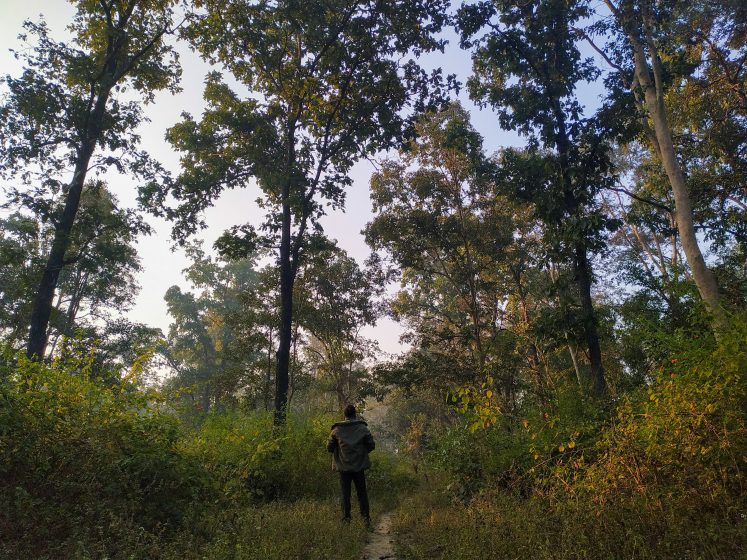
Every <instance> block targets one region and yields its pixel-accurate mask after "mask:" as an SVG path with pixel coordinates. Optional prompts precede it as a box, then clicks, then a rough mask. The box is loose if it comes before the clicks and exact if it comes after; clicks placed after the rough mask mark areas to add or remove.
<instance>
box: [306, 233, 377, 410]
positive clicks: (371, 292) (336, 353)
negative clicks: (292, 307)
mask: <svg viewBox="0 0 747 560" xmlns="http://www.w3.org/2000/svg"><path fill="white" fill-rule="evenodd" d="M385 285H386V282H384V281H383V279H382V278H381V274H380V272H379V273H377V272H376V271H375V270H373V269H372V268H369V269H368V270H362V269H361V268H360V267H359V266H358V263H356V262H355V259H353V258H351V257H349V256H348V255H347V253H345V251H343V250H342V249H340V248H338V247H337V246H336V245H335V244H334V243H329V244H328V245H327V246H325V247H323V248H322V249H321V250H317V251H314V253H312V254H309V255H308V258H307V262H306V263H305V265H304V267H303V268H302V270H301V271H300V272H299V276H298V278H297V281H296V289H297V292H298V295H297V297H296V300H297V303H298V307H299V308H300V309H299V310H298V313H297V321H298V323H299V324H300V325H301V326H302V327H303V328H304V329H305V330H307V331H308V332H309V333H310V334H311V335H312V337H313V340H312V341H311V342H310V343H309V344H307V345H306V349H305V350H306V353H307V354H308V355H309V356H310V357H311V361H312V362H313V363H315V364H316V365H317V371H319V372H322V373H323V374H324V377H326V378H327V380H328V381H331V384H332V387H333V390H334V392H335V393H336V395H337V404H338V406H339V408H340V410H342V409H343V408H344V406H345V404H346V403H349V402H352V401H354V400H358V399H360V397H361V395H362V391H361V386H362V385H363V384H364V381H365V376H366V374H367V368H366V367H365V366H364V361H365V359H366V358H370V357H372V355H373V353H374V350H375V342H373V341H371V340H368V339H367V338H365V337H364V336H363V333H362V329H363V328H364V327H367V326H370V325H373V324H374V323H375V322H376V318H377V316H378V306H377V299H378V298H379V297H380V296H381V295H382V292H383V290H384V286H385Z"/></svg>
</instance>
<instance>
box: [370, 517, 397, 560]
mask: <svg viewBox="0 0 747 560" xmlns="http://www.w3.org/2000/svg"><path fill="white" fill-rule="evenodd" d="M361 560H396V556H395V554H394V538H393V535H392V513H391V512H388V513H385V514H383V515H382V516H381V518H380V519H379V522H378V524H377V525H376V528H375V529H374V530H373V531H372V532H371V533H370V536H369V539H368V543H367V544H366V548H365V549H364V550H363V555H362V556H361Z"/></svg>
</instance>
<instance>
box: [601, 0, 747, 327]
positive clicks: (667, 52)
mask: <svg viewBox="0 0 747 560" xmlns="http://www.w3.org/2000/svg"><path fill="white" fill-rule="evenodd" d="M605 5H606V6H607V8H609V10H610V11H611V13H612V15H613V18H614V21H615V24H616V30H617V32H618V33H619V34H620V35H621V37H622V38H623V41H622V46H623V48H621V49H617V50H616V52H615V53H614V54H613V55H612V56H606V55H605V56H606V58H607V60H608V61H610V62H611V63H612V65H613V67H614V68H615V69H617V70H618V71H619V72H620V76H618V79H622V80H625V82H627V83H629V84H630V90H631V92H632V95H633V96H634V97H635V101H636V104H637V106H638V108H639V110H640V111H641V115H642V116H643V121H642V125H643V130H644V131H645V132H646V133H647V134H646V136H647V140H648V141H649V142H650V145H651V147H652V151H653V152H654V153H655V154H656V156H657V157H658V159H659V160H660V162H661V164H662V166H663V168H664V171H665V172H666V176H667V179H668V182H669V185H670V187H671V191H672V194H673V199H674V209H675V214H674V215H675V219H676V224H677V231H678V234H679V240H680V243H681V244H682V248H683V251H684V253H685V257H686V259H687V263H688V265H689V267H690V270H691V271H692V275H693V279H694V281H695V284H696V286H697V288H698V292H699V293H700V296H701V298H702V300H703V302H704V303H705V305H706V307H707V308H708V310H709V311H710V312H711V314H712V315H713V316H714V319H715V325H714V326H715V327H716V329H718V327H719V325H720V324H722V323H723V320H724V309H723V307H722V301H721V295H720V294H719V287H718V282H717V279H716V277H715V275H714V274H713V272H712V271H711V270H710V269H709V267H708V265H707V263H706V261H705V258H704V256H703V252H702V250H701V249H700V246H699V244H698V238H697V233H696V222H695V208H694V206H695V204H694V202H693V197H692V194H691V191H692V190H693V189H692V186H691V185H688V177H687V163H688V162H687V161H686V160H685V161H683V159H682V158H683V156H685V155H686V154H685V153H683V149H682V146H678V145H677V143H676V141H675V136H676V134H675V129H674V127H673V123H672V117H673V115H672V108H671V107H668V105H669V104H670V103H671V100H674V99H676V98H677V97H679V96H677V95H676V92H677V90H681V89H682V84H683V83H687V81H688V78H690V77H691V76H693V77H694V76H695V74H696V73H695V71H696V70H699V71H700V72H701V76H703V77H705V76H708V77H711V78H712V77H713V76H714V75H716V76H719V79H718V80H716V81H714V83H713V85H714V86H715V89H716V90H720V91H722V92H723V91H724V89H725V90H726V91H727V92H728V94H727V95H720V96H719V102H718V105H719V109H718V112H719V113H721V114H722V113H723V106H724V104H725V103H729V104H733V109H736V110H737V112H739V111H740V109H741V112H742V114H744V109H745V108H747V105H745V99H747V96H745V87H744V83H743V81H744V73H743V68H742V67H743V65H744V61H745V55H746V54H747V53H746V52H745V41H744V33H743V32H744V10H743V8H739V6H738V5H737V4H736V3H734V4H732V3H730V2H712V3H711V2H695V3H688V4H687V5H684V4H682V3H678V2H651V1H650V0H621V1H620V2H617V3H615V2H612V1H610V0H605ZM724 18H725V19H724ZM683 31H684V32H683ZM693 44H695V45H698V48H697V49H695V50H696V51H697V55H696V57H695V58H693V57H692V54H693V53H692V51H693V49H692V45H693ZM688 51H689V52H688ZM730 51H731V52H733V53H734V54H735V55H736V56H734V57H733V56H731V53H730ZM600 52H602V51H601V50H600ZM704 52H705V53H709V54H707V55H706V56H703V53H704ZM613 59H616V62H612V60H613ZM665 59H668V60H669V63H668V64H667V63H665ZM740 75H741V78H740ZM631 76H632V79H631ZM700 79H702V78H696V80H700ZM690 81H692V80H690ZM723 81H725V82H726V83H727V85H726V88H723V89H722V87H719V86H720V82H723ZM673 93H674V94H675V95H674V96H673V95H672V94H673ZM708 97H709V96H708V94H706V99H707V98H708ZM704 105H706V104H704ZM730 112H732V111H731V110H729V109H727V110H726V115H727V118H726V120H732V119H729V118H728V115H729V113H730ZM718 118H720V117H717V119H718ZM705 120H706V122H707V121H708V120H709V119H707V118H706V119H705ZM675 122H676V117H675ZM711 122H712V121H711ZM717 122H718V121H717ZM738 122H739V118H737V119H736V120H732V123H734V124H737V123H738ZM713 128H715V129H718V127H713ZM739 128H743V127H740V126H739V125H738V124H737V127H736V129H735V128H733V127H732V129H731V131H730V133H731V135H732V136H731V137H732V139H734V137H735V135H734V133H737V132H738V129H739ZM740 135H741V136H743V132H742V133H741V134H740ZM710 136H713V135H710ZM708 144H710V145H711V147H712V148H713V147H715V146H713V143H712V142H708ZM714 155H715V154H711V155H709V156H707V159H712V158H713V156H714ZM735 161H739V158H738V157H737V158H736V160H735ZM703 163H704V162H703V160H701V161H698V163H697V165H698V167H701V168H702V167H704V166H703ZM740 167H741V165H739V164H737V166H736V169H738V168H740ZM736 169H735V170H736ZM738 198H740V199H741V201H742V203H743V201H744V196H743V195H742V196H740V197H738Z"/></svg>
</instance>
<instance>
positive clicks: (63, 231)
mask: <svg viewBox="0 0 747 560" xmlns="http://www.w3.org/2000/svg"><path fill="white" fill-rule="evenodd" d="M92 155H93V144H91V145H90V146H89V147H88V149H87V150H86V155H84V156H83V157H81V158H80V160H79V161H78V164H77V165H76V167H75V173H74V174H73V180H72V181H71V182H70V185H69V187H68V191H67V196H66V199H65V208H64V210H63V212H62V218H61V219H60V221H59V222H58V223H57V224H56V226H55V232H54V241H53V242H52V249H51V250H50V252H49V256H48V257H47V263H46V265H45V266H44V272H43V274H42V277H41V280H40V281H39V285H38V287H37V289H36V296H35V297H34V307H33V309H32V311H31V321H30V327H29V339H28V345H27V347H26V355H27V356H28V357H29V358H31V359H32V360H42V359H44V354H45V352H46V349H47V340H48V338H47V337H48V333H47V328H48V327H49V318H50V316H51V315H52V302H53V300H54V293H55V290H56V289H57V280H58V279H59V277H60V272H61V271H62V267H63V266H65V251H66V249H67V247H68V244H69V239H70V232H71V231H72V229H73V223H74V222H75V216H76V214H77V213H78V207H79V206H80V197H81V194H82V192H83V184H84V182H85V180H86V173H87V171H88V162H89V161H90V159H91V156H92Z"/></svg>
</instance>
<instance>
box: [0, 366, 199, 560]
mask: <svg viewBox="0 0 747 560" xmlns="http://www.w3.org/2000/svg"><path fill="white" fill-rule="evenodd" d="M93 364H94V358H93V356H90V355H89V356H77V357H73V358H71V359H69V360H68V361H66V362H64V363H63V362H61V361H55V362H54V363H52V364H51V365H44V364H39V363H30V362H28V361H26V360H25V359H19V361H18V364H17V365H15V366H12V365H10V364H8V363H5V364H4V365H3V369H4V370H5V372H6V373H5V375H4V379H3V381H2V384H1V385H0V398H1V399H2V406H0V501H1V502H2V503H3V504H4V506H3V508H2V510H1V511H0V531H1V532H2V534H3V544H2V545H0V555H2V556H6V555H8V556H31V557H35V558H36V557H44V556H47V557H51V558H77V557H85V556H86V555H90V556H91V557H103V556H108V557H113V558H114V557H121V556H118V555H119V554H120V552H119V551H121V550H124V549H127V548H130V547H142V548H143V549H144V550H145V549H147V548H148V547H149V546H150V545H152V544H153V542H154V540H155V539H156V538H157V536H158V535H159V533H161V532H162V531H163V530H165V529H166V528H168V527H169V526H173V525H176V524H179V523H180V522H181V518H182V517H183V516H184V515H185V513H186V512H187V511H188V506H189V504H190V503H191V502H192V501H193V500H194V499H195V498H197V496H198V495H199V494H200V492H201V482H200V477H199V471H198V470H197V469H196V466H195V465H194V464H193V463H190V462H189V461H188V460H185V459H184V458H183V457H180V455H179V454H178V453H177V451H176V447H175V445H176V442H177V441H178V439H179V435H180V429H179V424H178V422H177V420H176V418H174V417H173V416H172V415H170V414H168V413H166V412H165V409H164V403H163V400H162V399H161V398H160V397H159V396H158V394H157V393H153V392H143V391H140V390H138V389H137V387H136V386H135V384H134V381H135V379H129V380H123V381H122V382H121V383H118V384H116V385H111V384H106V383H104V382H103V381H102V380H101V379H100V378H92V377H91V373H92V368H93ZM135 373H136V372H135ZM81 547H82V548H81Z"/></svg>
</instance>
